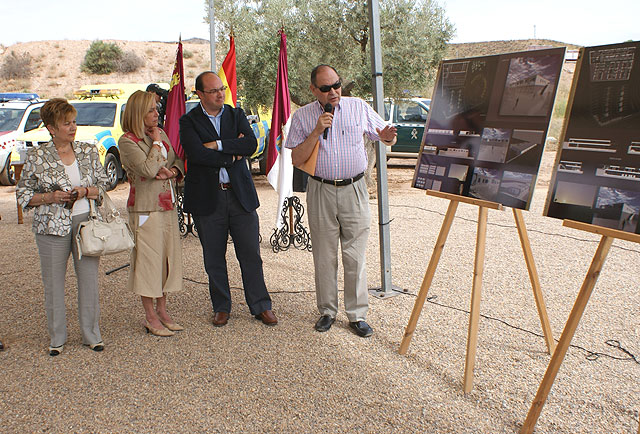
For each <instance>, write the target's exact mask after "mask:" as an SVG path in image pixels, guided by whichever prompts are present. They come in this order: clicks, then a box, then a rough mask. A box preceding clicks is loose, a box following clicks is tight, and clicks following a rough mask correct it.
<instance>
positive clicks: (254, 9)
mask: <svg viewBox="0 0 640 434" xmlns="http://www.w3.org/2000/svg"><path fill="white" fill-rule="evenodd" d="M205 3H206V1H205ZM215 7H216V11H215V19H216V29H217V34H218V38H219V39H220V41H218V44H217V51H218V54H219V56H220V58H222V57H223V56H224V55H225V54H226V50H227V49H228V34H229V33H230V31H231V30H232V29H233V32H234V36H235V41H236V53H237V70H238V88H239V94H240V95H242V96H243V97H244V98H245V100H246V103H247V104H248V105H250V106H253V105H267V106H268V105H271V104H272V103H273V96H274V95H273V92H274V87H275V79H276V69H277V62H278V49H279V42H280V41H279V38H278V36H277V32H278V30H279V29H280V28H281V27H284V29H285V32H286V34H287V51H288V65H289V90H290V92H291V99H292V101H293V102H294V103H296V104H298V105H303V104H306V103H308V102H310V101H312V100H313V96H312V94H311V92H310V91H309V74H310V72H311V69H312V68H313V67H314V66H316V65H317V64H319V63H328V64H331V65H333V66H335V67H336V69H337V70H338V72H339V73H340V75H341V76H342V78H343V81H344V83H345V85H346V86H347V88H348V89H349V90H350V91H351V94H352V95H356V96H362V97H368V96H370V95H371V66H370V64H371V62H370V54H369V46H370V29H369V17H368V9H367V3H366V1H365V0H313V1H312V0H220V1H217V2H216V3H215ZM205 20H207V21H208V17H205ZM380 27H381V45H382V62H383V73H384V90H385V96H387V97H398V96H402V95H405V96H406V95H418V94H421V93H423V92H425V90H426V89H427V88H428V87H429V86H430V84H431V83H432V82H433V79H434V78H435V77H434V75H435V72H436V67H437V65H438V63H439V62H440V60H441V59H442V57H443V56H444V54H445V49H446V44H447V42H448V41H449V39H450V38H451V37H452V35H453V32H454V28H453V26H452V25H451V23H449V21H448V20H447V18H446V17H445V15H444V10H443V9H442V8H441V7H440V6H438V4H437V3H436V2H435V1H432V0H382V1H381V3H380ZM218 64H219V62H218Z"/></svg>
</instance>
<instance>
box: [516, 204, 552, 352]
mask: <svg viewBox="0 0 640 434" xmlns="http://www.w3.org/2000/svg"><path fill="white" fill-rule="evenodd" d="M513 217H514V219H515V221H516V227H517V228H518V236H519V237H520V244H521V245H522V251H523V253H524V260H525V262H526V263H527V270H529V279H530V280H531V287H532V288H533V296H534V298H535V300H536V307H537V308H538V316H539V317H540V323H541V325H542V332H543V333H544V338H545V341H546V343H547V351H548V352H549V354H553V350H554V349H555V347H556V342H555V341H554V340H553V333H552V332H551V325H550V324H549V316H548V315H547V308H546V306H545V304H544V297H543V296H542V290H541V289H540V279H539V278H538V270H537V269H536V263H535V262H534V260H533V251H532V250H531V243H530V242H529V235H527V227H526V226H525V224H524V217H523V216H522V210H520V209H517V208H513Z"/></svg>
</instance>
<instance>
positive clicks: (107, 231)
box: [76, 191, 135, 258]
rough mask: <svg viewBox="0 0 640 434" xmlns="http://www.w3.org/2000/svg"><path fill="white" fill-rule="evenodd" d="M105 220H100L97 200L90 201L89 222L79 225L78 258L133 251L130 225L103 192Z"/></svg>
mask: <svg viewBox="0 0 640 434" xmlns="http://www.w3.org/2000/svg"><path fill="white" fill-rule="evenodd" d="M101 193H102V198H103V199H102V203H103V206H104V212H103V213H102V214H103V220H100V219H99V218H98V213H97V211H96V205H95V200H93V199H90V200H89V207H90V212H89V220H87V221H86V222H82V223H80V224H79V225H78V232H77V234H76V243H77V246H78V256H79V257H80V258H82V256H83V255H84V256H102V255H112V254H114V253H120V252H124V251H131V249H133V246H134V244H135V243H134V240H133V235H132V234H131V229H130V228H129V224H128V223H127V222H126V221H124V219H123V218H122V217H121V216H120V212H119V211H118V210H117V209H116V207H115V206H114V204H113V202H112V201H111V199H110V198H109V195H108V194H107V193H106V192H105V191H102V192H101Z"/></svg>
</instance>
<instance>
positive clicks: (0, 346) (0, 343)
mask: <svg viewBox="0 0 640 434" xmlns="http://www.w3.org/2000/svg"><path fill="white" fill-rule="evenodd" d="M2 350H4V345H2V342H0V351H2Z"/></svg>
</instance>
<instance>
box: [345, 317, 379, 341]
mask: <svg viewBox="0 0 640 434" xmlns="http://www.w3.org/2000/svg"><path fill="white" fill-rule="evenodd" d="M349 326H351V328H352V329H353V331H354V332H356V334H357V335H358V336H360V337H362V338H368V337H369V336H371V335H372V334H373V329H372V328H371V327H370V326H369V324H367V323H366V322H364V321H355V322H350V323H349Z"/></svg>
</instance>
